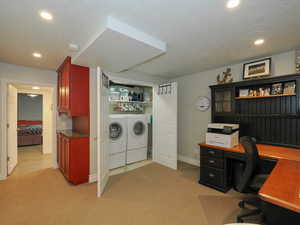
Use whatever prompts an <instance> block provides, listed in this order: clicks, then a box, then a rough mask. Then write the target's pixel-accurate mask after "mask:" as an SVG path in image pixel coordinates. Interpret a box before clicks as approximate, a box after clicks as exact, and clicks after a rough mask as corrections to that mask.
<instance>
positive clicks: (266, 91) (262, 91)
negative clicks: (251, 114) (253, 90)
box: [259, 87, 271, 96]
mask: <svg viewBox="0 0 300 225" xmlns="http://www.w3.org/2000/svg"><path fill="white" fill-rule="evenodd" d="M270 91H271V88H267V87H262V88H259V96H270Z"/></svg>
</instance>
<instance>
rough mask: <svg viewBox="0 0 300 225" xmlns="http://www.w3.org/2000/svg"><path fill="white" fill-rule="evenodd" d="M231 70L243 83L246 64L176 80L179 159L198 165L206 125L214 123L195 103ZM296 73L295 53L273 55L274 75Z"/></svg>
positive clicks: (236, 78)
mask: <svg viewBox="0 0 300 225" xmlns="http://www.w3.org/2000/svg"><path fill="white" fill-rule="evenodd" d="M228 67H230V68H231V69H232V74H233V77H234V82H236V81H241V80H242V74H243V63H239V64H234V65H229V66H224V67H221V68H218V69H214V70H209V71H205V72H201V73H196V74H192V75H189V76H184V77H179V78H177V79H175V80H176V81H177V82H178V96H179V97H178V104H179V105H178V116H179V118H178V127H179V133H178V138H179V140H178V144H179V146H178V147H179V158H181V159H183V160H185V161H189V162H191V163H194V164H199V147H198V145H197V144H198V143H200V142H204V141H205V132H206V128H207V124H208V123H209V122H210V121H211V110H208V111H207V112H200V111H198V110H196V108H195V103H196V100H197V98H198V97H199V96H208V97H209V98H210V89H209V87H208V86H209V85H214V84H216V83H217V82H216V77H217V75H218V74H221V73H222V72H224V71H225V70H226V68H228ZM293 73H295V52H294V51H290V52H286V53H281V54H277V55H273V56H272V74H273V76H279V75H288V74H293Z"/></svg>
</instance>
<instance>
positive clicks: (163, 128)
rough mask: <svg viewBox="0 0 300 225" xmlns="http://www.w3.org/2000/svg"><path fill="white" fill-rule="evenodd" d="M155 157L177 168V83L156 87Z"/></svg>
mask: <svg viewBox="0 0 300 225" xmlns="http://www.w3.org/2000/svg"><path fill="white" fill-rule="evenodd" d="M153 102H154V117H153V128H154V129H153V132H154V133H153V147H154V149H153V159H154V161H155V162H157V163H160V164H162V165H164V166H167V167H170V168H172V169H177V157H178V156H177V154H178V153H177V83H176V82H172V83H168V84H163V85H159V86H157V87H155V88H154V92H153Z"/></svg>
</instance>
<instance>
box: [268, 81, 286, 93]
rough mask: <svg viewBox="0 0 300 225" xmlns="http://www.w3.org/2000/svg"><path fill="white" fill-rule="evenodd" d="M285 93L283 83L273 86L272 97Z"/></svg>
mask: <svg viewBox="0 0 300 225" xmlns="http://www.w3.org/2000/svg"><path fill="white" fill-rule="evenodd" d="M282 93H283V90H282V83H277V84H273V85H272V90H271V94H272V95H281V94H282Z"/></svg>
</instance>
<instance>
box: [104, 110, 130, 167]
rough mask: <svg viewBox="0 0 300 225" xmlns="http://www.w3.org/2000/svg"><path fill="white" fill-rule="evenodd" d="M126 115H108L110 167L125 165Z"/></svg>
mask: <svg viewBox="0 0 300 225" xmlns="http://www.w3.org/2000/svg"><path fill="white" fill-rule="evenodd" d="M127 130H128V128H127V116H126V115H117V114H116V115H110V116H109V153H110V154H109V158H110V163H109V164H110V169H114V168H118V167H122V166H125V165H126V150H127Z"/></svg>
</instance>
